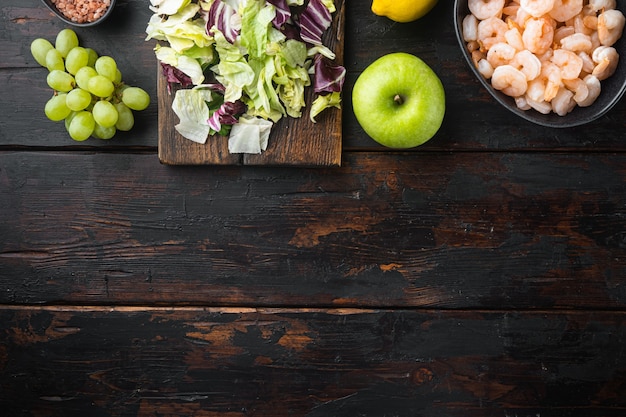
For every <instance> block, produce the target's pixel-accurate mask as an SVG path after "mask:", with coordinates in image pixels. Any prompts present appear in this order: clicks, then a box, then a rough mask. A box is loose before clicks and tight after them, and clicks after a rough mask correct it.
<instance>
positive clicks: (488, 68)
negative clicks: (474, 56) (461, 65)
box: [476, 58, 493, 80]
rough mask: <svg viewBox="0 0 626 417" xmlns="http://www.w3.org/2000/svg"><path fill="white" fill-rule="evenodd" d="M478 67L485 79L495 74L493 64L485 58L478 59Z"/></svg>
mask: <svg viewBox="0 0 626 417" xmlns="http://www.w3.org/2000/svg"><path fill="white" fill-rule="evenodd" d="M476 68H478V72H479V73H480V75H482V76H483V77H485V79H487V80H488V79H490V78H491V76H492V75H493V66H492V65H491V64H490V63H489V61H487V59H485V58H483V59H481V60H480V61H478V64H477V65H476Z"/></svg>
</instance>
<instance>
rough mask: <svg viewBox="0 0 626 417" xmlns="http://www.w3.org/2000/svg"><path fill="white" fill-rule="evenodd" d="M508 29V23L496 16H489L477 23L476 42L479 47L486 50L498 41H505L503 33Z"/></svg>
mask: <svg viewBox="0 0 626 417" xmlns="http://www.w3.org/2000/svg"><path fill="white" fill-rule="evenodd" d="M508 29H509V27H508V25H507V24H506V23H505V22H503V21H502V20H501V19H498V18H497V17H490V18H488V19H486V20H481V21H480V23H478V42H479V43H480V44H481V47H482V48H481V49H483V50H485V51H486V50H488V49H489V48H491V47H492V46H493V45H495V44H496V43H499V42H505V41H506V39H505V38H504V33H505V32H506V31H507V30H508Z"/></svg>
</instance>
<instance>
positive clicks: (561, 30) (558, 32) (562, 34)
mask: <svg viewBox="0 0 626 417" xmlns="http://www.w3.org/2000/svg"><path fill="white" fill-rule="evenodd" d="M574 33H576V29H574V27H573V26H566V25H563V26H559V27H558V28H556V29H555V31H554V40H553V42H554V43H555V44H557V45H558V44H560V43H561V40H563V39H565V38H567V37H568V36H571V35H573V34H574Z"/></svg>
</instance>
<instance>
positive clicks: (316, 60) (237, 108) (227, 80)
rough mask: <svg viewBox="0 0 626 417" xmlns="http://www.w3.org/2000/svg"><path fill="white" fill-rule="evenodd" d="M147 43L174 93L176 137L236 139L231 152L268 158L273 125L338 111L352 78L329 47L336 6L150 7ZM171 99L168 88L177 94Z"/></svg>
mask: <svg viewBox="0 0 626 417" xmlns="http://www.w3.org/2000/svg"><path fill="white" fill-rule="evenodd" d="M150 2H151V7H150V9H151V10H152V11H153V12H154V14H153V15H152V17H151V18H150V21H149V22H148V26H147V28H146V33H147V35H148V36H147V38H146V40H150V39H154V40H158V41H163V42H166V44H157V45H156V47H155V48H154V50H155V54H156V57H157V59H158V60H159V62H160V63H161V66H162V68H163V74H164V76H165V77H166V79H167V81H168V87H171V85H174V84H176V85H180V86H182V87H183V88H182V89H178V90H177V91H176V94H175V98H174V101H173V104H172V109H173V111H174V112H175V113H176V115H177V116H178V118H179V119H180V123H179V124H177V125H176V126H175V128H176V130H177V131H178V132H179V133H180V134H181V135H182V136H184V137H185V138H187V139H190V140H193V141H195V142H199V143H205V142H206V140H207V138H208V137H209V136H210V135H213V134H220V135H224V136H227V135H228V136H229V151H230V152H231V153H260V152H262V151H263V150H265V148H266V146H267V141H268V138H269V132H270V129H271V127H272V125H273V123H275V122H277V121H278V120H280V119H281V118H282V117H294V118H298V117H302V113H303V110H304V108H305V107H306V103H305V99H304V97H305V88H307V87H309V86H312V88H313V89H314V92H315V94H316V98H315V100H314V102H313V103H312V105H311V109H310V112H309V117H310V119H311V120H312V121H313V122H315V117H316V116H317V115H319V114H320V113H321V112H322V111H324V110H325V109H327V108H330V107H340V106H341V91H342V89H343V83H344V80H345V74H346V70H345V68H343V67H342V66H341V65H337V64H336V63H335V62H334V59H335V54H334V52H333V51H331V50H330V49H329V48H328V47H326V46H325V45H323V43H322V37H323V34H324V32H325V31H326V30H327V29H328V28H329V27H330V25H331V23H332V13H334V12H336V9H335V5H334V2H333V0H150ZM170 91H171V90H170Z"/></svg>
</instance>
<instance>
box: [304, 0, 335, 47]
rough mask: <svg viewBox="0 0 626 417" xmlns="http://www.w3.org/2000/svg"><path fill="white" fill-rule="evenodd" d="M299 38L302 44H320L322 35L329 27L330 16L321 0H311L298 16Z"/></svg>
mask: <svg viewBox="0 0 626 417" xmlns="http://www.w3.org/2000/svg"><path fill="white" fill-rule="evenodd" d="M299 22H300V36H301V37H302V40H303V41H304V42H308V43H310V44H313V45H321V44H322V35H323V34H324V32H325V31H326V29H328V28H329V27H330V24H331V22H332V16H331V14H330V11H329V10H328V8H327V7H326V6H325V5H324V3H322V1H321V0H311V1H310V2H309V4H307V6H306V8H305V9H304V11H303V12H302V13H301V14H300V20H299Z"/></svg>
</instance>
